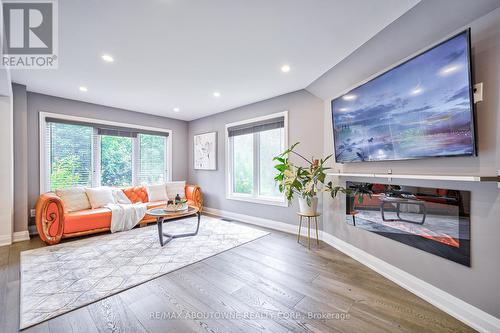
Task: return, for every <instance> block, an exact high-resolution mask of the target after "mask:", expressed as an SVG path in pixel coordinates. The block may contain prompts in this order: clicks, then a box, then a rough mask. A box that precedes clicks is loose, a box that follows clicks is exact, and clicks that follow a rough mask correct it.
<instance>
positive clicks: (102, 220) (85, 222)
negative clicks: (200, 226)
mask: <svg viewBox="0 0 500 333" xmlns="http://www.w3.org/2000/svg"><path fill="white" fill-rule="evenodd" d="M122 190H123V192H124V193H125V195H126V196H127V197H128V198H129V199H130V201H132V203H137V202H143V203H148V205H147V207H148V209H149V208H155V207H160V206H163V205H165V204H166V203H167V202H166V201H155V202H149V199H148V193H147V190H146V188H145V187H141V186H135V187H128V188H124V189H122ZM185 194H186V199H187V200H188V204H189V205H190V206H196V207H198V208H199V209H200V210H201V209H202V207H203V196H202V193H201V189H200V187H199V186H196V185H186V187H185ZM35 209H36V229H37V230H38V234H39V235H40V238H41V239H42V240H43V241H44V242H45V243H47V244H49V245H52V244H57V243H59V241H60V240H61V238H69V237H77V236H82V235H88V234H94V233H98V232H103V231H109V230H110V226H111V211H110V210H109V209H107V208H97V209H86V210H81V211H77V212H71V213H68V212H65V211H64V203H63V201H62V200H61V199H60V198H59V197H58V196H57V195H56V194H55V193H53V192H49V193H44V194H42V195H40V197H39V198H38V201H37V203H36V208H35ZM154 221H156V219H155V218H154V217H151V216H148V215H146V216H145V217H144V219H142V221H141V222H140V225H141V226H142V225H144V224H147V223H150V222H154Z"/></svg>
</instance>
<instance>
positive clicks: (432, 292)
mask: <svg viewBox="0 0 500 333" xmlns="http://www.w3.org/2000/svg"><path fill="white" fill-rule="evenodd" d="M203 210H204V212H205V213H208V214H212V215H216V216H219V217H223V218H228V219H233V220H237V221H241V222H245V223H249V224H254V225H258V226H261V227H265V228H269V229H274V230H279V231H283V232H286V233H291V234H297V230H298V228H297V227H295V226H293V225H291V224H287V223H283V222H278V221H274V220H269V219H264V218H260V217H254V216H249V215H244V214H239V213H233V212H228V211H223V210H219V209H215V208H208V207H204V208H203ZM304 231H305V232H307V231H306V228H304V227H302V229H301V234H303V233H304ZM320 239H321V240H323V241H324V242H325V243H327V244H329V245H330V246H332V247H334V248H336V249H337V250H339V251H341V252H343V253H345V254H347V255H348V256H350V257H352V258H353V259H355V260H357V261H359V262H360V263H362V264H363V265H365V266H367V267H369V268H371V269H373V270H374V271H376V272H377V273H379V274H381V275H383V276H384V277H386V278H387V279H389V280H391V281H393V282H395V283H396V284H398V285H400V286H401V287H403V288H405V289H407V290H409V291H410V292H412V293H414V294H415V295H417V296H419V297H421V298H422V299H424V300H426V301H427V302H429V303H431V304H432V305H434V306H436V307H438V308H439V309H441V310H443V311H444V312H446V313H448V314H450V315H451V316H453V317H455V318H457V319H458V320H460V321H462V322H464V323H465V324H467V325H469V326H470V327H472V328H474V329H476V330H478V331H480V332H500V319H499V318H496V317H494V316H492V315H490V314H489V313H487V312H485V311H483V310H481V309H479V308H477V307H475V306H473V305H471V304H469V303H467V302H464V301H463V300H461V299H459V298H457V297H455V296H453V295H451V294H449V293H447V292H445V291H443V290H441V289H439V288H437V287H435V286H433V285H431V284H429V283H427V282H425V281H424V280H421V279H419V278H417V277H415V276H414V275H411V274H409V273H407V272H405V271H403V270H401V269H399V268H397V267H396V266H393V265H391V264H389V263H387V262H385V261H383V260H381V259H379V258H377V257H375V256H373V255H371V254H369V253H368V252H365V251H363V250H361V249H359V248H357V247H355V246H353V245H351V244H349V243H347V242H345V241H343V240H341V239H339V238H337V237H335V236H333V235H331V234H329V233H326V232H323V231H320Z"/></svg>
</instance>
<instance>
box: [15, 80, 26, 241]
mask: <svg viewBox="0 0 500 333" xmlns="http://www.w3.org/2000/svg"><path fill="white" fill-rule="evenodd" d="M12 94H13V97H14V98H13V107H14V110H13V113H14V146H15V149H14V231H25V230H28V223H27V221H28V216H29V208H28V99H27V93H26V86H23V85H19V84H13V85H12Z"/></svg>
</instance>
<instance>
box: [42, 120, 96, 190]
mask: <svg viewBox="0 0 500 333" xmlns="http://www.w3.org/2000/svg"><path fill="white" fill-rule="evenodd" d="M45 128H46V129H45V154H46V155H45V156H46V164H47V165H46V170H47V172H48V175H47V177H48V183H49V184H50V187H49V190H51V191H52V190H56V189H60V188H66V187H71V186H92V138H93V129H92V127H89V126H82V125H74V124H64V123H54V122H50V123H46V127H45Z"/></svg>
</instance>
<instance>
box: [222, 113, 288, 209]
mask: <svg viewBox="0 0 500 333" xmlns="http://www.w3.org/2000/svg"><path fill="white" fill-rule="evenodd" d="M286 133H287V112H280V113H277V114H272V115H269V116H266V117H261V118H255V119H251V120H247V121H244V122H238V123H232V124H228V125H226V148H227V154H226V156H227V160H226V166H227V170H228V172H227V180H226V182H227V184H226V185H227V198H228V199H234V200H243V201H251V202H257V203H266V204H273V205H283V206H284V205H286V200H285V198H284V196H283V195H282V194H281V193H280V192H279V190H278V184H277V183H276V181H275V180H274V177H275V174H276V172H275V170H274V165H275V164H276V163H275V161H273V157H275V156H276V155H279V154H280V153H281V152H282V151H283V150H284V149H285V147H286V145H287V135H286Z"/></svg>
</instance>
